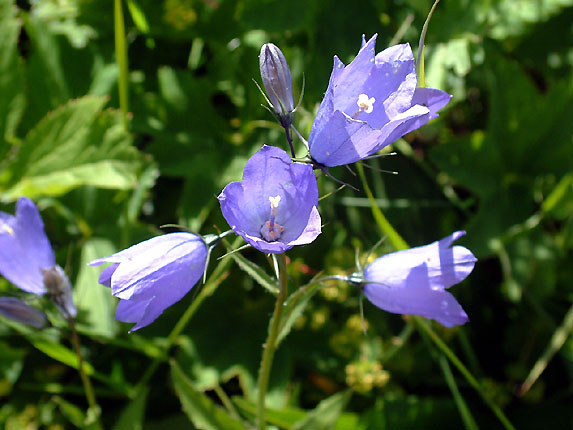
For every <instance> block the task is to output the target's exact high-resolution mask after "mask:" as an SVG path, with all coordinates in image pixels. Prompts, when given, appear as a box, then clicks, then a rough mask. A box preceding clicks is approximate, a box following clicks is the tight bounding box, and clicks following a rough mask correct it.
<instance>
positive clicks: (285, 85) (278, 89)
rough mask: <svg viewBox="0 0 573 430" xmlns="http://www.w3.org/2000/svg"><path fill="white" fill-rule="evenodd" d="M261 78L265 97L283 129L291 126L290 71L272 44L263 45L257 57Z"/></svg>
mask: <svg viewBox="0 0 573 430" xmlns="http://www.w3.org/2000/svg"><path fill="white" fill-rule="evenodd" d="M259 67H260V70H261V78H262V80H263V85H264V87H265V90H266V92H267V97H268V98H269V101H270V102H271V104H272V105H273V110H274V111H275V113H276V114H277V116H278V118H279V120H280V122H281V124H282V126H283V127H285V128H288V127H289V126H290V125H291V124H292V118H293V111H294V101H293V98H292V81H291V77H290V69H289V67H288V64H287V62H286V59H285V56H284V55H283V53H282V51H281V50H280V49H279V48H278V47H277V46H276V45H274V44H272V43H265V44H264V45H263V46H262V48H261V53H260V55H259Z"/></svg>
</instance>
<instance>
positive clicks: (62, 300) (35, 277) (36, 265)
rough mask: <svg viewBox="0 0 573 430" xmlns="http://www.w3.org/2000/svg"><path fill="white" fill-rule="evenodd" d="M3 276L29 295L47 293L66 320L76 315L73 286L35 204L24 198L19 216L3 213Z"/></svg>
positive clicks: (0, 252) (0, 258)
mask: <svg viewBox="0 0 573 430" xmlns="http://www.w3.org/2000/svg"><path fill="white" fill-rule="evenodd" d="M0 274H2V276H4V277H5V278H6V279H8V280H9V281H10V282H12V283H13V284H14V285H16V286H17V287H18V288H20V289H22V290H24V291H27V292H29V293H33V294H38V295H44V294H46V295H47V296H48V297H49V298H50V299H51V300H52V301H53V302H54V303H55V304H56V306H57V307H58V309H59V310H60V311H61V312H62V314H63V315H64V316H65V317H66V318H70V317H75V316H76V313H77V311H76V307H75V305H74V301H73V297H72V286H71V284H70V282H69V281H68V278H67V277H66V275H65V273H64V271H63V269H62V268H61V267H60V266H58V265H57V264H56V257H55V256H54V251H53V250H52V246H51V245H50V241H49V240H48V237H47V236H46V233H45V231H44V223H43V221H42V217H41V216H40V213H39V212H38V208H37V207H36V205H35V204H34V202H33V201H32V200H30V199H28V198H26V197H21V198H20V199H18V202H17V203H16V216H13V215H10V214H7V213H4V212H0Z"/></svg>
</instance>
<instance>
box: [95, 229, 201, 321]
mask: <svg viewBox="0 0 573 430" xmlns="http://www.w3.org/2000/svg"><path fill="white" fill-rule="evenodd" d="M207 254H208V248H207V244H206V243H205V241H204V240H203V239H202V238H201V237H200V236H198V235H196V234H192V233H169V234H165V235H163V236H157V237H154V238H152V239H149V240H146V241H144V242H141V243H138V244H137V245H133V246H132V247H130V248H127V249H124V250H123V251H120V252H118V253H116V254H113V255H110V256H109V257H104V258H98V259H96V260H93V261H91V262H90V263H89V264H90V265H91V266H99V265H100V264H103V263H112V264H111V265H110V266H108V267H106V268H105V269H104V270H103V271H102V273H101V275H100V278H99V282H100V284H103V285H105V286H107V287H111V291H112V294H113V295H114V296H116V297H118V298H119V299H121V300H120V302H119V304H118V306H117V309H116V313H115V317H116V319H118V320H119V321H123V322H131V323H136V324H135V326H133V328H132V329H131V330H130V332H132V331H135V330H139V329H140V328H142V327H145V326H147V325H149V324H151V323H152V322H153V321H155V320H156V319H157V317H159V315H161V314H162V313H163V311H164V310H165V309H167V308H168V307H169V306H171V305H173V304H175V303H176V302H178V301H179V300H181V299H182V298H183V297H184V296H185V295H186V294H187V293H188V292H189V291H190V290H191V288H193V286H194V285H195V284H196V283H197V282H198V281H199V279H200V278H201V276H202V275H203V272H204V271H205V265H206V264H207Z"/></svg>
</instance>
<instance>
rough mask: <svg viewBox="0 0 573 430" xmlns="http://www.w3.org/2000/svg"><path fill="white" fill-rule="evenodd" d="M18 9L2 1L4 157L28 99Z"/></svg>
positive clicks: (0, 149)
mask: <svg viewBox="0 0 573 430" xmlns="http://www.w3.org/2000/svg"><path fill="white" fill-rule="evenodd" d="M16 11H17V9H16V7H15V6H14V2H13V1H7V0H4V1H1V2H0V28H1V29H2V31H0V76H1V77H2V79H0V160H2V159H3V158H4V156H5V153H6V151H7V150H8V147H9V146H8V144H7V142H10V140H12V139H13V138H14V134H15V132H16V127H17V125H18V122H19V120H20V117H21V116H22V112H23V110H24V101H25V99H24V66H23V63H22V61H21V59H20V58H19V56H18V49H17V44H18V37H19V35H20V26H21V25H20V21H19V20H18V19H17V18H16ZM1 167H2V166H1V163H0V168H1ZM0 170H1V169H0Z"/></svg>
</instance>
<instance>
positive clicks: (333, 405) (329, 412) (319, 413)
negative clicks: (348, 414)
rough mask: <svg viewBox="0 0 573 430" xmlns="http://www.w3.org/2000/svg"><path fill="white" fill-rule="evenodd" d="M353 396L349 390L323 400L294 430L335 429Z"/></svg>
mask: <svg viewBox="0 0 573 430" xmlns="http://www.w3.org/2000/svg"><path fill="white" fill-rule="evenodd" d="M351 396H352V391H350V390H347V391H343V392H341V393H337V394H334V395H333V396H331V397H329V398H327V399H325V400H323V401H322V402H320V403H319V404H318V406H317V407H316V408H315V409H314V410H313V411H312V412H309V413H308V415H307V416H306V417H305V418H304V419H303V420H301V421H299V422H298V423H296V424H295V425H294V426H293V427H292V430H330V429H334V428H335V425H336V422H337V421H338V419H339V417H340V415H341V414H342V412H343V410H344V408H345V407H346V405H347V404H348V401H349V400H350V397H351Z"/></svg>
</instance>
